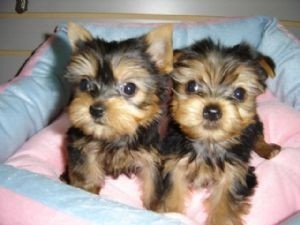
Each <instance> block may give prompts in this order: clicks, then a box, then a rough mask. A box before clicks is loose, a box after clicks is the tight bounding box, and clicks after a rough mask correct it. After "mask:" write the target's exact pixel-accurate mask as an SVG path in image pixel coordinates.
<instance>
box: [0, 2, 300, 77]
mask: <svg viewBox="0 0 300 225" xmlns="http://www.w3.org/2000/svg"><path fill="white" fill-rule="evenodd" d="M15 2H16V1H15V0H0V30H1V35H0V68H1V72H0V83H3V82H5V81H7V80H8V79H10V78H12V77H13V76H14V75H15V74H16V73H17V71H18V70H19V68H20V67H21V65H22V64H23V62H24V61H25V59H26V58H27V57H29V56H30V53H31V51H32V50H33V49H35V48H36V47H37V46H38V45H39V44H40V43H41V42H42V41H43V40H44V37H45V34H47V33H51V32H52V31H53V30H54V28H55V26H56V25H57V24H59V23H64V22H66V21H70V20H72V21H112V20H113V21H130V22H141V21H143V22H164V21H183V20H184V21H188V20H197V21H199V20H200V21H203V20H208V19H212V18H214V17H236V16H254V15H266V16H274V17H277V18H278V19H279V20H281V22H282V23H283V24H284V25H285V26H286V27H287V28H288V30H289V31H291V32H292V33H294V34H295V35H296V36H297V37H299V38H300V22H299V21H300V13H299V12H300V1H299V0H251V1H250V0H218V1H217V0H149V1H147V0H106V1H104V0H84V1H83V0H29V5H28V11H27V12H26V13H24V14H21V15H19V14H16V13H15V12H14V8H15ZM150 2H151V4H150Z"/></svg>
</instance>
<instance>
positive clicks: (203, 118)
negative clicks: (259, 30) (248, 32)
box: [171, 39, 275, 142]
mask: <svg viewBox="0 0 300 225" xmlns="http://www.w3.org/2000/svg"><path fill="white" fill-rule="evenodd" d="M174 58H175V60H174V72H173V74H172V76H173V80H174V96H173V101H172V106H171V112H172V115H173V118H174V119H175V121H176V122H177V123H178V124H179V125H180V127H181V129H182V131H183V132H184V133H185V135H187V136H188V137H189V138H191V139H197V140H203V141H218V142H222V141H226V140H229V139H231V140H232V138H233V137H236V136H238V135H240V134H241V131H242V129H244V128H245V127H246V126H248V125H249V124H250V123H252V122H253V121H254V119H255V115H256V97H257V96H258V95H259V94H261V93H262V92H263V91H264V89H265V80H266V79H267V77H268V76H273V75H274V67H275V66H274V63H273V61H272V60H271V59H270V58H269V57H266V56H264V55H262V54H261V53H259V52H257V51H256V50H254V49H253V48H251V47H250V46H249V45H247V44H246V43H241V44H239V45H236V46H233V47H223V46H220V45H219V44H215V43H214V42H213V41H212V40H210V39H205V40H203V41H199V42H196V43H195V44H194V45H192V46H190V47H188V48H185V49H182V50H178V51H175V54H174Z"/></svg>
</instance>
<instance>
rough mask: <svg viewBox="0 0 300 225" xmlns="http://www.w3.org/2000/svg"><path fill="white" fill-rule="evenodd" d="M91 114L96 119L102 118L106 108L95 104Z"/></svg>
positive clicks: (91, 107) (91, 108) (92, 106)
mask: <svg viewBox="0 0 300 225" xmlns="http://www.w3.org/2000/svg"><path fill="white" fill-rule="evenodd" d="M90 114H91V115H92V116H93V117H94V118H99V117H102V116H103V114H104V106H103V105H102V104H94V105H91V106H90Z"/></svg>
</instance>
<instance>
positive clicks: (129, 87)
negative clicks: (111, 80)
mask: <svg viewBox="0 0 300 225" xmlns="http://www.w3.org/2000/svg"><path fill="white" fill-rule="evenodd" d="M136 89H137V87H136V85H135V84H134V83H132V82H128V83H125V84H123V85H122V87H121V93H122V94H123V95H125V96H127V97H130V96H133V95H134V94H135V92H136Z"/></svg>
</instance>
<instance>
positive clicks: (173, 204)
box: [157, 159, 189, 213]
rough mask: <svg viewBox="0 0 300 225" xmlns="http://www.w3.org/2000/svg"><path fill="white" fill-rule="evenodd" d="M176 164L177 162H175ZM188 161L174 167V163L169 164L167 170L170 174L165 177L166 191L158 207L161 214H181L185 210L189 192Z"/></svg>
mask: <svg viewBox="0 0 300 225" xmlns="http://www.w3.org/2000/svg"><path fill="white" fill-rule="evenodd" d="M175 163H176V162H175ZM185 163H186V159H182V160H180V161H179V162H178V163H177V164H175V165H174V161H172V160H171V161H170V162H169V163H168V162H167V163H166V164H165V168H167V170H168V172H166V173H165V175H164V177H165V178H164V188H165V189H164V190H163V192H162V193H163V194H162V196H161V199H160V202H159V204H158V207H157V211H159V212H180V213H182V212H183V211H184V209H185V198H186V196H187V193H188V192H189V183H188V181H187V176H186V170H185V169H184V167H186V164H185ZM183 164H185V165H183Z"/></svg>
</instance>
